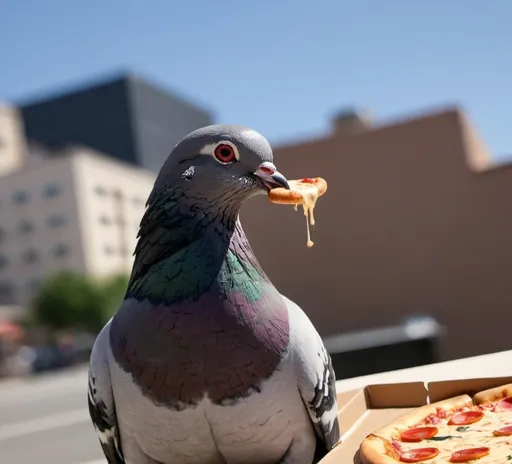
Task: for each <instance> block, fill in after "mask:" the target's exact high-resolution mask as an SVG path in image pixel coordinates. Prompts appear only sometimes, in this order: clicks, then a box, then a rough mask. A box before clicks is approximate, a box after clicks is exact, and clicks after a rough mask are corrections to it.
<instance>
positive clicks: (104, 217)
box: [99, 214, 112, 226]
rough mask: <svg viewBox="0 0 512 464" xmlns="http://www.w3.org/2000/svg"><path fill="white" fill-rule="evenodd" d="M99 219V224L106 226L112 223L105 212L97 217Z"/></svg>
mask: <svg viewBox="0 0 512 464" xmlns="http://www.w3.org/2000/svg"><path fill="white" fill-rule="evenodd" d="M99 221H100V224H102V225H104V226H108V225H110V224H111V223H112V221H111V220H110V219H109V218H108V217H107V215H106V214H102V215H101V216H100V217H99Z"/></svg>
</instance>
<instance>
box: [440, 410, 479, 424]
mask: <svg viewBox="0 0 512 464" xmlns="http://www.w3.org/2000/svg"><path fill="white" fill-rule="evenodd" d="M482 417H484V413H483V412H482V411H464V412H458V413H457V414H454V415H453V416H452V418H451V419H450V420H449V421H448V425H469V424H474V423H475V422H478V421H479V420H480V419H481V418H482Z"/></svg>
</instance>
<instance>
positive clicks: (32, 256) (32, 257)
mask: <svg viewBox="0 0 512 464" xmlns="http://www.w3.org/2000/svg"><path fill="white" fill-rule="evenodd" d="M23 261H25V262H26V263H27V264H32V263H35V262H37V261H39V253H38V252H37V251H35V250H27V251H25V253H23Z"/></svg>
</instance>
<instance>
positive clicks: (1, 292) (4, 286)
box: [0, 282, 14, 300]
mask: <svg viewBox="0 0 512 464" xmlns="http://www.w3.org/2000/svg"><path fill="white" fill-rule="evenodd" d="M13 295H14V287H13V286H12V285H11V284H10V283H8V282H0V298H2V299H4V300H5V299H8V298H12V296H13Z"/></svg>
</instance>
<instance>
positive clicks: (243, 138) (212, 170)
mask: <svg viewBox="0 0 512 464" xmlns="http://www.w3.org/2000/svg"><path fill="white" fill-rule="evenodd" d="M275 187H284V188H287V189H289V188H290V187H289V185H288V181H287V180H286V178H285V177H284V176H283V175H282V174H281V173H280V172H279V171H278V170H277V168H276V166H275V165H274V164H273V155H272V148H271V147H270V144H269V143H268V141H267V140H266V139H265V137H263V136H262V135H261V134H259V133H258V132H256V131H254V130H252V129H249V128H247V127H243V126H235V125H212V126H207V127H203V128H201V129H198V130H195V131H193V132H191V133H190V134H188V135H187V136H186V137H184V138H183V139H182V140H181V141H180V142H178V144H177V145H176V146H175V147H174V149H173V151H172V152H171V154H170V155H169V157H168V158H167V160H166V162H165V163H164V165H163V166H162V169H161V170H160V173H159V175H158V178H157V180H156V182H155V187H154V189H153V193H152V196H155V195H159V193H161V192H162V191H167V190H178V191H180V192H183V194H184V195H185V196H188V197H193V198H194V199H195V201H196V202H197V203H200V204H201V203H203V204H205V203H208V204H212V206H213V204H218V206H219V207H222V206H223V205H225V204H226V203H227V204H230V205H233V204H240V203H241V202H242V201H243V200H244V199H246V198H248V197H250V196H253V195H255V194H257V193H266V192H267V191H268V190H270V189H272V188H275ZM150 201H151V197H150Z"/></svg>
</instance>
